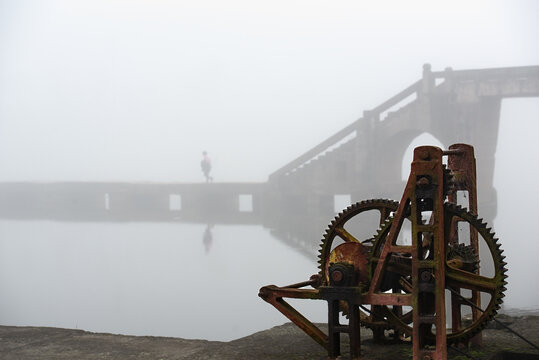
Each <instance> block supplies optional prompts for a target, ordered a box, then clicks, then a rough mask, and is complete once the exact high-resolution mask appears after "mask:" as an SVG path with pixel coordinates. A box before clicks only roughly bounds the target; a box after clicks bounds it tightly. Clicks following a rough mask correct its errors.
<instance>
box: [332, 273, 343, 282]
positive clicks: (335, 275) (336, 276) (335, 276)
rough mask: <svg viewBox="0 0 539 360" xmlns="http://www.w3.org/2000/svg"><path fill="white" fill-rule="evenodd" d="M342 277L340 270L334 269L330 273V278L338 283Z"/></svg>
mask: <svg viewBox="0 0 539 360" xmlns="http://www.w3.org/2000/svg"><path fill="white" fill-rule="evenodd" d="M343 277H344V274H343V273H342V271H340V270H335V271H333V272H332V273H331V280H333V281H334V282H337V283H338V282H339V281H342V279H343Z"/></svg>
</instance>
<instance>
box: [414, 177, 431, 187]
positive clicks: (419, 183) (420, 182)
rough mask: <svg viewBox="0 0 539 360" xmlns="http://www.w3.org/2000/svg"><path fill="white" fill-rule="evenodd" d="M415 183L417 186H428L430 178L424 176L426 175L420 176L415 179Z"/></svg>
mask: <svg viewBox="0 0 539 360" xmlns="http://www.w3.org/2000/svg"><path fill="white" fill-rule="evenodd" d="M416 185H417V186H419V187H424V186H428V185H430V180H429V179H428V178H426V177H422V178H420V179H419V180H417V183H416Z"/></svg>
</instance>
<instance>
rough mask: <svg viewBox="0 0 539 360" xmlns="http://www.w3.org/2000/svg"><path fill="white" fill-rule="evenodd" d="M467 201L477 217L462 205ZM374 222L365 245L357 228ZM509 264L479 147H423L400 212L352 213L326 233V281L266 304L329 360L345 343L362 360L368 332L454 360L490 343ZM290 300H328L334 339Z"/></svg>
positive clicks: (264, 291) (280, 293)
mask: <svg viewBox="0 0 539 360" xmlns="http://www.w3.org/2000/svg"><path fill="white" fill-rule="evenodd" d="M444 156H447V165H444V164H443V157H444ZM463 196H466V197H467V199H468V204H466V205H467V207H468V210H466V209H465V208H463V207H461V206H459V205H457V197H458V198H459V202H460V200H461V198H463ZM366 214H367V215H368V216H370V217H371V218H372V217H373V215H374V217H375V218H376V226H378V227H379V229H378V231H377V232H376V229H372V232H371V233H370V234H375V235H374V236H372V237H369V238H367V239H365V238H362V237H361V236H358V235H356V230H357V226H356V224H357V223H358V222H357V221H356V219H358V218H360V217H362V216H365V215H366ZM359 223H361V222H359ZM363 230H364V229H362V231H361V232H362V233H365V231H363ZM405 230H406V231H405ZM407 236H408V237H407ZM479 250H481V272H480V266H479V265H480V264H479ZM504 258H505V256H503V255H502V250H501V249H500V244H499V243H498V240H497V239H496V238H495V237H494V233H493V232H492V231H491V229H490V228H488V227H487V225H486V224H485V223H484V222H483V221H482V219H479V218H478V217H477V197H476V178H475V157H474V150H473V147H472V146H470V145H466V144H455V145H452V146H450V147H449V150H447V151H442V150H441V149H440V148H438V147H434V146H421V147H418V148H416V149H415V150H414V158H413V162H412V166H411V173H410V176H409V178H408V182H407V184H406V187H405V189H404V194H403V196H402V199H401V201H400V203H397V202H395V201H391V200H382V199H375V200H366V201H361V202H358V203H356V204H354V205H351V206H349V207H348V208H346V209H345V210H343V211H342V212H341V213H339V214H338V215H337V217H335V219H334V220H333V221H332V222H331V224H330V225H329V227H328V229H327V230H326V233H325V235H324V237H323V239H322V243H321V246H320V256H319V272H318V274H316V275H313V276H311V278H310V279H309V280H308V281H305V282H302V283H298V284H293V285H289V286H285V287H278V286H275V285H268V286H264V287H262V288H261V289H260V293H259V296H260V297H262V299H264V300H265V301H267V302H269V303H270V304H272V305H273V306H275V307H276V308H277V310H279V311H280V312H282V313H283V314H284V315H285V316H286V317H288V318H289V319H290V320H291V321H292V322H294V323H295V324H296V325H297V326H299V327H300V328H301V329H302V330H303V331H305V332H306V333H307V334H308V335H309V336H311V337H312V338H313V339H314V340H315V341H317V342H318V343H319V344H320V345H322V346H323V347H325V348H326V349H327V351H328V355H329V358H330V359H336V358H337V357H338V356H340V333H348V335H349V337H350V358H351V359H359V356H360V325H362V326H365V327H368V328H370V329H372V331H373V337H374V340H375V341H381V340H385V337H386V336H392V337H393V338H394V339H396V340H398V339H400V340H404V341H406V340H410V338H411V339H412V342H413V354H414V355H413V358H414V359H421V360H427V359H432V360H434V359H435V360H445V359H446V358H447V346H448V345H456V344H458V343H468V342H470V341H471V342H474V343H480V342H481V334H480V332H481V330H482V329H483V327H484V326H485V325H486V323H487V322H488V321H489V320H490V319H492V318H493V316H494V315H495V314H496V312H497V310H498V309H499V307H500V304H501V303H502V298H503V296H504V294H503V292H504V291H505V285H506V284H507V282H506V277H507V276H506V274H505V273H506V268H505V266H506V262H505V261H504ZM308 286H310V287H312V288H306V287H308ZM284 298H299V299H322V300H326V301H327V302H328V314H329V316H328V334H327V335H326V333H324V332H323V331H321V330H320V329H319V328H318V327H317V326H315V325H314V324H313V323H311V322H310V321H309V320H308V319H307V318H305V317H304V316H303V315H302V314H301V313H299V312H298V311H297V310H296V309H295V308H293V307H292V306H291V305H290V304H289V303H287V302H286V301H285V300H284ZM340 314H343V315H345V316H346V317H347V318H348V321H346V320H344V318H343V317H341V315H340ZM341 321H342V322H343V323H342V324H341ZM346 322H347V323H346Z"/></svg>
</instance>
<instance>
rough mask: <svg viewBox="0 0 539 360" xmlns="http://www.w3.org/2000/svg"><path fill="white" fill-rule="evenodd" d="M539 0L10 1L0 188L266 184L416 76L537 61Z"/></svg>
mask: <svg viewBox="0 0 539 360" xmlns="http://www.w3.org/2000/svg"><path fill="white" fill-rule="evenodd" d="M537 34H539V2H538V1H533V0H530V1H518V0H517V1H515V0H507V1H492V0H489V1H468V0H467V1H450V2H449V1H447V2H440V1H406V2H404V1H369V2H367V1H313V0H308V1H307V0H305V1H298V0H286V1H283V0H273V1H252V0H246V1H239V0H232V1H222V0H215V1H206V0H202V1H165V0H159V1H150V0H146V1H140V0H139V1H136V0H131V1H127V0H126V1H120V0H106V1H105V0H97V1H96V0H94V1H74V0H69V1H68V0H41V1H28V0H13V1H10V0H0V168H1V169H2V171H0V181H17V180H33V181H36V180H37V181H55V180H92V181H94V180H99V181H109V180H113V181H122V180H129V181H182V182H183V181H201V180H202V174H201V171H200V166H199V161H200V154H201V152H202V150H207V151H208V152H209V154H210V157H211V158H212V159H213V162H214V177H215V179H216V181H238V180H240V181H265V180H266V179H267V176H268V175H269V174H270V173H271V172H272V171H274V170H276V169H278V168H279V167H281V166H282V165H284V164H285V163H287V162H288V161H290V160H292V159H293V158H294V157H296V156H298V155H300V154H302V153H303V152H305V151H307V150H308V149H309V148H310V147H312V146H314V145H315V144H317V143H319V142H320V141H322V140H324V139H325V138H326V137H327V136H329V135H331V134H333V133H334V132H336V131H338V130H339V129H340V128H342V127H343V126H345V125H348V124H349V123H351V122H353V121H354V120H356V119H357V118H359V117H361V115H362V113H363V111H364V110H368V109H371V108H373V107H375V106H377V105H379V104H380V103H381V102H383V101H385V100H386V99H388V98H389V97H390V96H392V95H394V94H396V93H397V92H399V91H400V90H402V89H403V88H405V87H407V86H408V85H410V84H411V83H412V82H414V81H416V80H418V79H419V78H420V76H421V68H422V65H423V64H424V63H427V62H429V63H431V64H432V67H433V70H443V69H444V68H445V67H447V66H451V67H453V68H454V69H456V70H457V69H469V68H471V69H473V68H488V67H502V66H520V65H537V64H539V41H538V39H537Z"/></svg>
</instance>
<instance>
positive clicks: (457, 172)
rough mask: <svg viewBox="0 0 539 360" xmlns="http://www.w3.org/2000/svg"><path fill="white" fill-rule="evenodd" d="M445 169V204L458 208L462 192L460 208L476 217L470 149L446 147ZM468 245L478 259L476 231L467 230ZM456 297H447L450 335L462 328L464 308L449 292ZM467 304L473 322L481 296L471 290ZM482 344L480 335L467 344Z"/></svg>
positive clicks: (454, 229) (453, 238) (454, 233)
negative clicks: (447, 183) (448, 179)
mask: <svg viewBox="0 0 539 360" xmlns="http://www.w3.org/2000/svg"><path fill="white" fill-rule="evenodd" d="M447 154H448V159H447V167H448V168H449V170H451V172H452V174H453V180H452V183H453V189H452V191H451V192H450V193H449V196H448V200H449V202H450V203H453V204H457V205H462V204H458V203H457V191H466V194H467V197H468V204H464V205H465V206H466V207H467V208H468V210H469V211H470V212H471V213H472V214H474V215H477V185H476V184H477V180H476V165H475V156H474V148H473V146H471V145H467V144H454V145H451V146H450V147H449V151H447ZM448 226H451V232H450V233H451V234H452V236H451V239H450V242H451V243H452V244H455V245H456V244H458V243H459V237H458V223H453V224H448ZM469 235H470V245H471V246H472V248H473V250H474V252H475V254H476V255H477V256H479V238H478V234H477V230H476V229H475V228H472V227H470V234H469ZM476 274H479V268H478V269H477V270H476ZM453 290H454V291H455V292H456V293H453V292H452V293H451V320H452V321H451V327H452V330H453V332H456V331H458V330H459V329H460V328H461V326H462V324H461V319H462V312H461V306H462V305H465V306H467V305H468V304H466V303H465V302H463V301H462V299H461V298H460V297H459V296H458V294H459V293H460V289H453ZM468 300H470V301H471V302H472V303H473V304H475V306H476V307H472V309H471V311H472V321H474V322H476V321H478V320H479V317H480V316H481V312H480V311H479V308H481V296H480V293H479V291H477V290H472V296H471V298H470V299H468ZM482 342H483V337H482V333H481V332H480V333H478V334H477V335H475V336H474V337H473V338H472V339H471V343H472V344H473V345H476V346H480V345H481V344H482Z"/></svg>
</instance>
